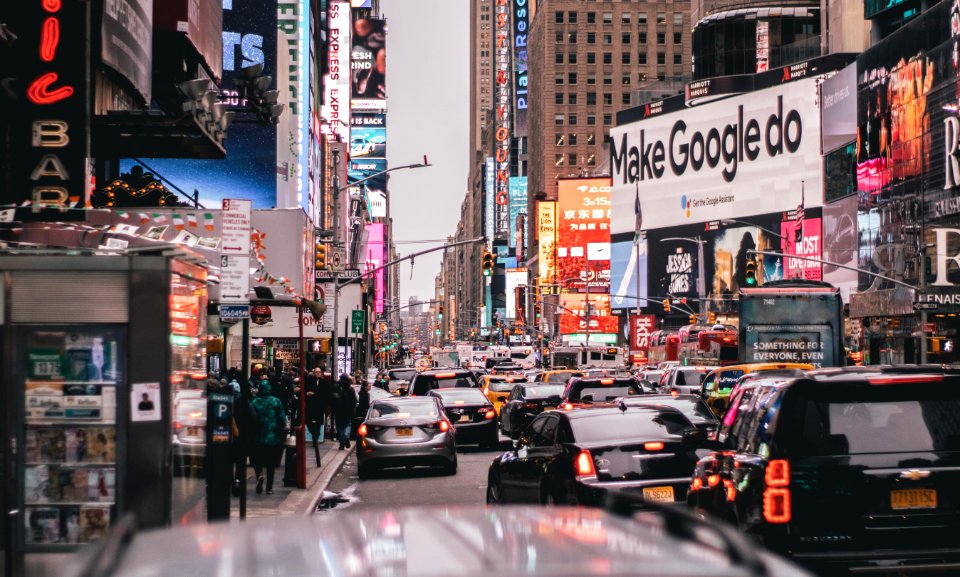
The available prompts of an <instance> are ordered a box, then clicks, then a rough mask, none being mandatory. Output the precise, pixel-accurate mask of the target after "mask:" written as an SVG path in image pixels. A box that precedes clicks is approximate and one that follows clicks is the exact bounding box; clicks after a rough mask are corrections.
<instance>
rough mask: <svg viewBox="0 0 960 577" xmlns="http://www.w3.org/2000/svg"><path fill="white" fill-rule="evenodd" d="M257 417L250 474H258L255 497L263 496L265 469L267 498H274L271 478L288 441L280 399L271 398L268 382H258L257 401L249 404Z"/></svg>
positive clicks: (285, 419)
mask: <svg viewBox="0 0 960 577" xmlns="http://www.w3.org/2000/svg"><path fill="white" fill-rule="evenodd" d="M251 404H252V405H253V410H254V411H256V413H257V425H258V426H257V434H256V438H255V439H254V451H253V456H254V459H253V470H254V471H255V472H256V474H257V494H258V495H259V494H261V493H263V482H264V476H263V469H264V467H266V469H267V475H266V482H267V495H272V494H273V475H274V471H275V469H276V467H277V465H279V464H280V458H281V457H282V456H283V443H284V441H286V440H287V416H286V413H285V412H284V410H283V404H282V403H281V402H280V399H278V398H276V397H274V396H273V392H272V391H271V388H270V381H269V380H268V379H264V380H263V381H261V382H260V389H259V390H258V392H257V398H256V399H254V400H253V402H252V403H251Z"/></svg>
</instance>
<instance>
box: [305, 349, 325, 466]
mask: <svg viewBox="0 0 960 577" xmlns="http://www.w3.org/2000/svg"><path fill="white" fill-rule="evenodd" d="M306 381H307V382H306V383H305V385H304V394H305V395H306V399H305V402H306V405H307V430H308V431H310V439H311V440H312V442H313V454H314V456H315V457H316V458H317V466H318V467H319V466H320V445H319V443H322V442H323V429H324V427H323V421H324V418H325V417H326V413H327V402H326V398H325V396H324V395H325V394H326V393H327V392H328V391H329V387H328V386H327V383H326V382H325V381H324V378H323V372H322V371H321V370H320V367H317V368H315V369H313V371H311V372H310V374H308V375H307V379H306ZM321 387H323V388H324V390H321Z"/></svg>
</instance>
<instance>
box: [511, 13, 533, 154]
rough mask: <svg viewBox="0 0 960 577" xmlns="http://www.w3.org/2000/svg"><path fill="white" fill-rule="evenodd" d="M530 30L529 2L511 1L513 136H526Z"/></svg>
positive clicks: (528, 97)
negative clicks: (528, 41)
mask: <svg viewBox="0 0 960 577" xmlns="http://www.w3.org/2000/svg"><path fill="white" fill-rule="evenodd" d="M529 28H530V1H529V0H513V97H514V101H513V102H514V107H515V114H514V122H513V135H514V136H516V137H523V136H526V135H527V105H528V104H529V102H530V94H529V82H528V77H527V60H528V59H527V38H528V36H527V31H528V30H529Z"/></svg>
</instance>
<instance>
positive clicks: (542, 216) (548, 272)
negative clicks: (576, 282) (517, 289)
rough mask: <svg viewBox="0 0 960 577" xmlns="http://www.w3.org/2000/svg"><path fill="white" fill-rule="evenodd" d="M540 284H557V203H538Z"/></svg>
mask: <svg viewBox="0 0 960 577" xmlns="http://www.w3.org/2000/svg"><path fill="white" fill-rule="evenodd" d="M537 231H538V233H539V234H538V235H537V238H538V239H539V245H538V248H537V261H538V266H537V270H538V273H537V274H538V284H541V285H544V284H553V283H556V282H557V203H556V202H554V201H546V200H541V201H537Z"/></svg>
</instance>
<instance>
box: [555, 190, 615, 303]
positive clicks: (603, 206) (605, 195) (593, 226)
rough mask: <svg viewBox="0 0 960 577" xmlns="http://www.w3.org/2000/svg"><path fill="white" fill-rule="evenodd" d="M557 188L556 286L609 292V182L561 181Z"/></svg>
mask: <svg viewBox="0 0 960 577" xmlns="http://www.w3.org/2000/svg"><path fill="white" fill-rule="evenodd" d="M557 186H558V200H557V282H558V283H559V284H560V285H562V286H563V287H564V288H567V289H571V290H577V291H581V290H585V289H586V288H587V286H588V285H589V287H590V289H591V290H596V291H600V292H608V291H609V288H610V179H608V178H577V179H561V180H559V181H558V182H557Z"/></svg>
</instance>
